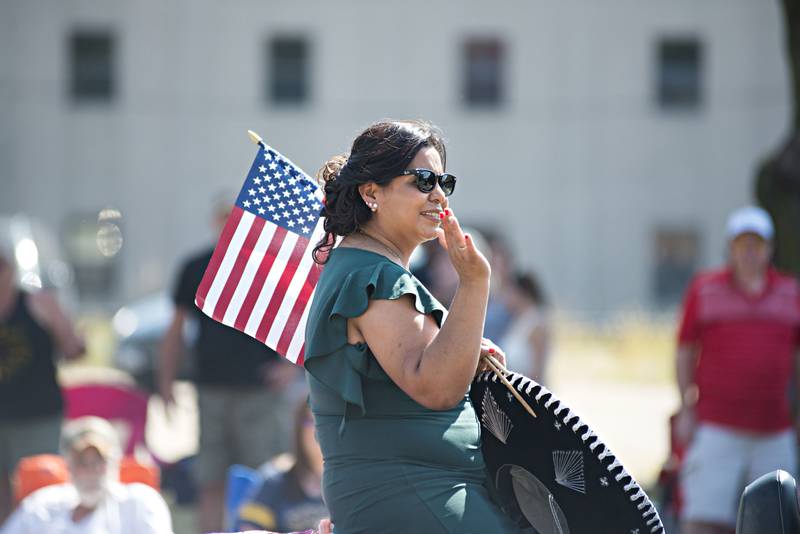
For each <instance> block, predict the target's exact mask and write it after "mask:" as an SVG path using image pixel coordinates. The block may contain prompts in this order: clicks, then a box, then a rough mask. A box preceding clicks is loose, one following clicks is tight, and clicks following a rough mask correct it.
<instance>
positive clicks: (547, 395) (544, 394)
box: [477, 371, 664, 534]
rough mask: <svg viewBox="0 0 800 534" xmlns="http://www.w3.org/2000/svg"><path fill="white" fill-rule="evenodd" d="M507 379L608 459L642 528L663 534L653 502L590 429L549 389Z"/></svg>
mask: <svg viewBox="0 0 800 534" xmlns="http://www.w3.org/2000/svg"><path fill="white" fill-rule="evenodd" d="M506 379H507V380H508V381H509V382H510V383H511V384H512V385H513V386H514V387H515V388H516V389H517V390H518V391H519V392H520V393H522V392H524V393H525V394H526V395H528V396H529V397H532V398H534V399H535V400H536V402H537V403H538V404H539V405H540V406H543V407H544V408H545V409H547V410H550V411H551V412H552V413H553V414H554V415H555V416H556V417H557V418H558V419H560V421H561V423H563V424H564V425H565V427H566V428H568V429H571V430H572V432H573V433H574V434H576V435H578V436H579V437H580V438H581V440H582V441H583V442H584V443H586V444H587V446H588V448H589V450H590V451H591V452H592V453H594V454H595V456H596V457H597V459H598V460H599V461H601V462H604V461H607V460H608V459H610V460H611V461H610V462H609V463H608V465H606V470H607V471H608V472H609V473H610V474H611V475H612V476H613V477H614V480H616V481H617V482H618V483H620V484H622V481H623V480H625V479H628V482H627V483H626V484H624V485H623V486H622V489H623V490H624V491H625V493H626V495H627V496H628V498H629V499H630V500H631V502H633V503H637V501H640V502H638V503H637V504H636V508H637V509H638V510H639V511H641V513H642V518H643V519H644V521H645V524H646V525H647V526H648V527H650V532H651V534H663V533H664V525H663V524H662V523H661V518H660V517H659V515H658V511H657V510H656V508H655V506H654V505H653V503H652V501H650V499H649V498H648V497H647V494H645V493H644V491H642V488H641V487H640V486H639V484H638V483H637V482H636V480H634V478H633V476H631V475H630V473H628V472H627V471H626V470H625V468H624V467H622V464H621V463H620V462H619V460H617V458H616V457H615V456H614V454H613V453H612V452H611V450H610V449H609V448H608V447H606V445H605V444H604V443H603V442H601V441H600V438H599V437H598V436H597V435H596V434H595V433H594V432H593V431H592V430H591V429H589V425H587V424H586V423H584V422H583V421H582V420H581V419H580V417H578V416H577V414H575V413H574V412H573V411H572V410H570V409H569V408H568V407H567V406H566V405H564V403H562V402H561V401H560V400H558V399H556V398H555V396H554V395H553V393H552V392H551V391H550V390H549V389H547V388H546V387H544V386H542V385H541V384H539V383H538V382H536V381H534V380H531V379H530V378H528V377H526V376H524V375H519V374H517V373H514V372H509V373H508V374H507V375H506ZM477 380H478V381H484V382H485V381H487V380H491V381H492V382H497V376H496V375H495V374H494V373H493V372H492V371H485V372H484V373H482V374H481V375H480V376H479V377H478V378H477ZM484 398H485V397H484ZM554 405H555V406H554ZM553 406H554V407H553ZM551 407H552V410H551ZM581 428H584V432H583V433H579V432H578V431H579V430H580V429H581ZM604 465H605V464H604ZM617 470H619V472H617V473H614V471H617Z"/></svg>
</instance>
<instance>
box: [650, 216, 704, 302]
mask: <svg viewBox="0 0 800 534" xmlns="http://www.w3.org/2000/svg"><path fill="white" fill-rule="evenodd" d="M654 245H655V251H654V253H655V272H654V277H653V278H654V284H653V289H654V291H653V293H654V295H653V296H654V297H655V302H656V304H658V305H661V306H671V305H674V304H677V303H679V302H680V301H681V298H682V297H683V294H684V292H685V291H686V288H687V286H688V285H689V281H690V280H691V278H692V275H693V274H694V272H695V269H697V266H698V261H699V255H700V238H699V236H698V234H697V232H696V231H695V230H691V229H673V228H659V229H657V230H656V232H655V236H654Z"/></svg>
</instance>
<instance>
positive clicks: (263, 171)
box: [258, 165, 267, 174]
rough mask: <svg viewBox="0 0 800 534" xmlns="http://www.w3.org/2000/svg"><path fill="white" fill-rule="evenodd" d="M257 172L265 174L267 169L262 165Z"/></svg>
mask: <svg viewBox="0 0 800 534" xmlns="http://www.w3.org/2000/svg"><path fill="white" fill-rule="evenodd" d="M258 172H260V173H262V174H263V173H265V172H267V168H266V167H264V166H263V165H262V166H261V167H259V168H258Z"/></svg>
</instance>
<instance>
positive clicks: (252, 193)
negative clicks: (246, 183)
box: [247, 189, 256, 197]
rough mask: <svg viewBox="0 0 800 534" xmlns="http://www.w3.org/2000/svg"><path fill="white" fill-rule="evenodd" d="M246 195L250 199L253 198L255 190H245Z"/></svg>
mask: <svg viewBox="0 0 800 534" xmlns="http://www.w3.org/2000/svg"><path fill="white" fill-rule="evenodd" d="M247 194H248V195H250V196H251V197H252V196H254V195H255V194H256V190H255V189H248V190H247Z"/></svg>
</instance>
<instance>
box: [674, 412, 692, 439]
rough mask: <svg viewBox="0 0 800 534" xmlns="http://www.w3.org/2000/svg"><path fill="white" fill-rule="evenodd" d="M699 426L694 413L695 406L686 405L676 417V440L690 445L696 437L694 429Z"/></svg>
mask: <svg viewBox="0 0 800 534" xmlns="http://www.w3.org/2000/svg"><path fill="white" fill-rule="evenodd" d="M696 428H697V416H696V415H695V413H694V408H693V407H689V406H684V407H682V408H681V410H680V411H679V412H678V414H677V416H676V417H675V440H676V441H677V442H678V443H679V444H681V445H683V446H686V445H689V443H691V442H692V438H693V437H694V431H695V429H696Z"/></svg>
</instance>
